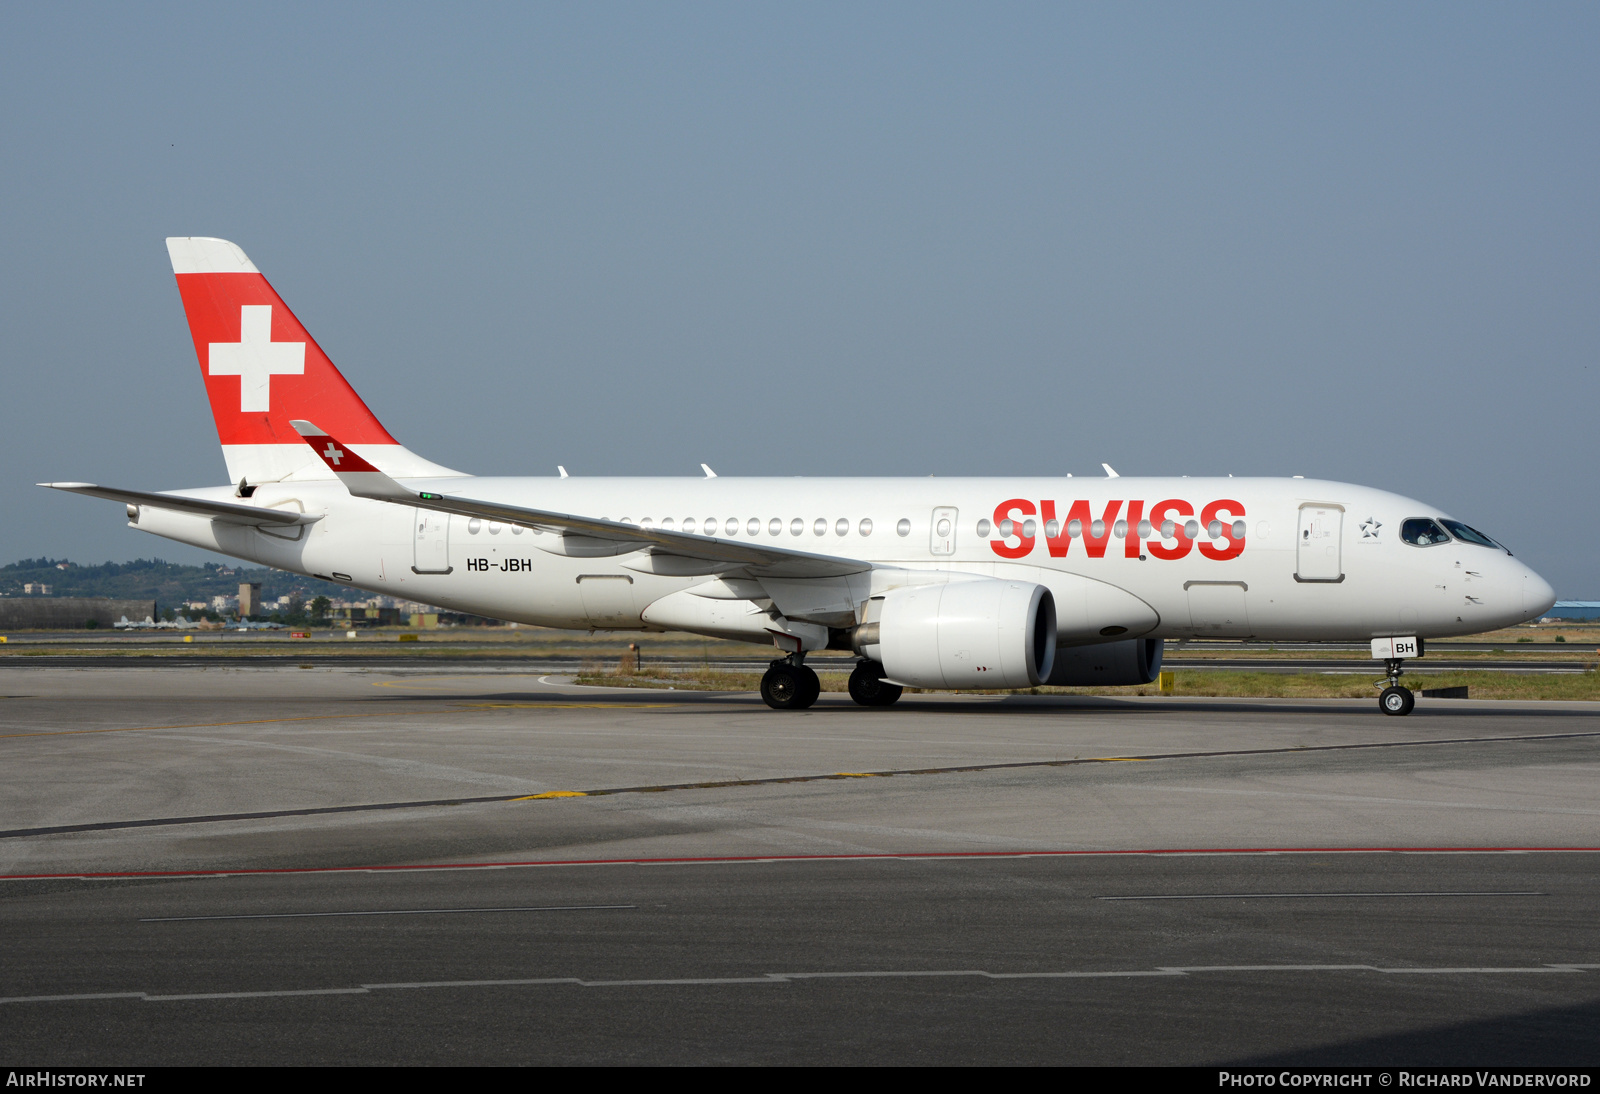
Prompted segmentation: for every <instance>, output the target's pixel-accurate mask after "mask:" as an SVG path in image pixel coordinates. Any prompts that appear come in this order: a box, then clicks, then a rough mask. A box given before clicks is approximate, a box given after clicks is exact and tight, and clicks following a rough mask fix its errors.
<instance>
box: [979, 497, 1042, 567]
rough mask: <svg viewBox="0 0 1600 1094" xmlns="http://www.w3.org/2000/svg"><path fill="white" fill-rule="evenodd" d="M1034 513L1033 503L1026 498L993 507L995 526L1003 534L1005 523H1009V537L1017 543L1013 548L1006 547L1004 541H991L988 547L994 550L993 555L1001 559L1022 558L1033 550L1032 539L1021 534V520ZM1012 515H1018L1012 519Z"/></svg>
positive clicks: (1014, 499)
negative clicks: (1013, 537)
mask: <svg viewBox="0 0 1600 1094" xmlns="http://www.w3.org/2000/svg"><path fill="white" fill-rule="evenodd" d="M1034 512H1035V510H1034V508H1033V502H1031V501H1029V500H1028V499H1027V498H1012V499H1011V500H1010V501H1003V502H1001V503H1000V504H999V505H997V506H995V507H994V522H995V525H996V526H997V527H999V528H1000V529H1001V531H1002V532H1003V531H1004V525H1005V523H1006V522H1007V521H1010V522H1011V526H1012V527H1011V535H1012V536H1015V537H1017V541H1018V542H1017V545H1016V546H1015V547H1007V546H1006V541H1005V539H991V540H990V541H989V546H991V547H993V548H994V553H995V554H997V555H999V556H1000V557H1001V558H1022V557H1024V556H1025V555H1027V554H1028V552H1030V551H1032V550H1033V537H1032V536H1025V535H1023V534H1022V518H1023V517H1031V516H1033V515H1034ZM1013 513H1016V514H1018V515H1017V516H1015V517H1013V516H1012V514H1013ZM1007 538H1009V537H1007Z"/></svg>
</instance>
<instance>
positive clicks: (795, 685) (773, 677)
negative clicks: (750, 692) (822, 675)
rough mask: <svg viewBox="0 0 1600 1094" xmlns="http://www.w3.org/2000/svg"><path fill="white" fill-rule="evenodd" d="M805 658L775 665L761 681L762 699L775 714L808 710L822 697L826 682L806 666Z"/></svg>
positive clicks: (792, 656)
mask: <svg viewBox="0 0 1600 1094" xmlns="http://www.w3.org/2000/svg"><path fill="white" fill-rule="evenodd" d="M805 656H806V655H805V654H803V653H791V654H790V655H789V656H787V657H781V658H779V659H778V660H776V661H774V662H772V664H771V666H770V667H769V668H768V669H767V671H766V674H765V675H764V676H762V677H761V699H762V701H763V702H765V703H766V704H767V706H769V707H771V708H772V709H773V710H805V709H806V708H807V707H809V706H810V705H811V704H812V703H815V702H816V701H817V696H819V695H821V694H822V681H821V680H819V679H817V674H816V673H815V672H813V671H812V670H811V669H809V668H807V667H806V665H805Z"/></svg>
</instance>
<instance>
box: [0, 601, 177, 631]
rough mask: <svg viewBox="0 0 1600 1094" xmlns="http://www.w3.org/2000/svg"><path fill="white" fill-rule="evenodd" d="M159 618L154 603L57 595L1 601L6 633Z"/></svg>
mask: <svg viewBox="0 0 1600 1094" xmlns="http://www.w3.org/2000/svg"><path fill="white" fill-rule="evenodd" d="M158 615H159V613H158V611H157V609H156V602H155V601H154V600H111V599H109V598H107V597H98V596H55V597H48V598H46V597H42V596H41V597H39V598H37V599H33V600H25V599H23V598H21V597H8V598H6V599H5V600H0V628H4V629H5V630H8V631H10V630H48V631H66V630H79V629H81V628H84V627H111V626H114V625H115V624H116V622H117V621H118V620H119V619H121V618H123V617H124V616H126V617H127V618H128V619H131V620H133V621H134V622H136V623H137V622H139V621H141V620H144V619H155V618H157V617H158Z"/></svg>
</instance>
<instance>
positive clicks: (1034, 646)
mask: <svg viewBox="0 0 1600 1094" xmlns="http://www.w3.org/2000/svg"><path fill="white" fill-rule="evenodd" d="M866 617H867V621H866V622H864V623H862V624H861V625H860V626H858V627H857V628H856V629H855V633H854V635H853V644H854V646H855V649H856V651H857V652H859V653H860V654H861V655H862V656H864V657H867V658H870V659H871V660H873V661H876V662H878V663H879V664H881V665H882V666H883V671H884V678H885V679H886V680H888V681H889V682H890V683H894V684H903V685H906V686H909V687H918V688H1028V687H1036V686H1038V685H1039V684H1042V683H1044V682H1045V681H1046V680H1048V679H1049V678H1050V670H1051V666H1052V664H1053V661H1054V658H1055V653H1056V606H1055V599H1054V598H1053V597H1052V596H1051V595H1050V590H1049V589H1047V588H1045V587H1044V586H1043V585H1035V584H1032V583H1030V582H1025V581H999V580H996V579H994V578H975V579H973V580H970V581H952V582H949V583H948V584H941V585H918V586H911V587H907V588H901V589H891V590H890V591H889V592H887V593H885V594H884V595H883V596H882V597H873V598H872V599H871V600H870V601H868V606H867V612H866Z"/></svg>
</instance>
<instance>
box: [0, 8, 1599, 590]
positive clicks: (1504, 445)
mask: <svg viewBox="0 0 1600 1094" xmlns="http://www.w3.org/2000/svg"><path fill="white" fill-rule="evenodd" d="M1597 55H1600V8H1597V7H1595V6H1593V5H1563V4H1540V5H1509V4H1504V5H1475V4H1449V5H1446V4H1439V5H1393V4H1383V5H1379V4H1370V5H1363V4H1348V3H1341V4H1328V5H1311V4H1301V5H1283V4H1275V5H1269V4H1260V5H1255V4H1217V5H1210V6H1206V7H1202V6H1199V5H1192V4H1182V5H1152V4H1142V5H1141V4H1122V5H1093V6H1077V5H1067V4H1047V5H1022V4H1014V5H1003V6H1002V5H964V6H963V5H936V4H927V3H918V4H906V5H897V4H887V3H884V4H873V5H859V4H855V5H842V4H841V5H828V4H808V5H803V6H798V5H793V6H785V5H735V4H729V5H705V4H676V5H664V4H650V5H616V4H611V5H607V4H592V3H591V4H578V5H504V6H501V5H495V6H483V5H452V6H450V7H449V8H445V7H443V6H434V7H420V6H419V7H407V6H403V5H395V4H384V5H371V6H363V5H354V4H345V5H337V6H328V5H303V6H301V5H273V6H268V7H262V6H250V7H246V6H242V5H238V6H234V5H197V6H192V7H186V6H171V5H137V6H135V5H76V6H66V5H31V6H30V5H9V6H6V7H5V8H3V9H0V90H3V96H4V98H3V102H4V104H5V108H4V109H3V110H0V149H3V155H0V209H3V213H0V254H3V256H4V260H3V261H0V334H3V337H0V365H3V373H0V374H3V376H4V379H5V385H6V395H7V397H6V399H5V401H4V404H3V406H4V414H5V418H6V427H7V428H6V429H5V431H4V439H3V441H0V444H3V445H4V450H3V452H4V463H3V466H4V468H5V470H6V474H5V475H3V476H0V500H3V502H4V505H5V510H6V512H7V514H8V515H9V518H10V519H8V520H6V521H4V522H3V523H0V560H7V559H14V558H17V557H22V556H33V555H40V554H48V555H54V556H69V557H72V558H74V559H78V560H81V561H100V560H103V559H107V558H110V559H124V558H131V557H134V556H139V555H144V556H148V555H151V554H160V555H163V556H165V557H168V558H173V559H194V558H199V557H202V556H201V555H200V553H199V552H195V551H190V550H188V549H185V548H181V547H179V546H177V545H175V544H170V543H167V542H165V541H156V540H153V539H151V538H150V537H148V536H145V535H142V534H140V533H137V532H134V531H131V530H129V529H126V528H125V527H124V526H123V525H122V523H121V521H120V519H119V512H118V510H117V509H116V507H115V506H112V505H109V504H103V503H94V502H90V501H86V500H84V499H79V498H71V497H65V496H55V495H53V494H51V493H47V492H46V491H42V490H38V489H36V488H34V487H33V486H31V485H30V484H31V483H33V482H36V481H41V480H47V479H87V480H90V481H101V482H113V483H117V484H122V485H128V486H133V487H143V488H170V487H176V486H189V485H202V484H209V483H214V482H221V481H223V478H224V469H223V466H222V461H221V458H220V454H219V451H218V449H217V447H216V442H215V433H214V430H213V427H212V425H211V422H210V417H209V413H208V411H207V408H206V403H205V399H204V393H203V390H202V388H201V384H200V382H199V379H198V370H197V368H196V365H195V361H194V356H193V349H192V346H191V344H190V343H189V341H188V336H187V331H186V328H185V325H184V321H183V315H182V310H181V307H180V305H179V301H178V298H177V293H176V290H175V288H174V286H173V282H172V278H171V273H170V269H169V267H168V265H167V258H166V253H165V250H164V248H163V246H162V239H163V237H165V236H168V235H219V236H223V237H225V238H229V239H232V240H234V241H236V242H238V243H239V244H240V245H241V246H243V247H244V249H245V250H246V251H247V252H248V253H249V254H250V256H251V257H252V258H253V259H254V260H255V261H256V263H257V265H258V266H260V267H261V268H262V270H263V271H264V272H265V273H266V274H267V276H268V277H269V278H270V279H271V280H272V282H273V284H274V286H275V287H276V288H277V289H278V291H279V292H280V293H281V294H282V295H283V297H284V298H285V300H287V301H288V303H289V304H290V306H291V307H293V308H294V309H295V311H296V312H297V313H298V314H299V316H300V317H301V319H302V320H303V321H304V322H305V323H306V324H307V326H308V327H309V328H310V329H311V330H312V332H313V333H314V334H315V335H316V337H317V338H318V340H319V341H320V342H321V343H322V345H323V347H324V348H325V349H327V350H328V351H329V353H330V355H331V356H332V357H333V359H334V360H335V361H336V362H337V363H338V364H339V366H340V368H341V369H342V370H343V371H344V372H345V374H346V375H347V376H348V377H349V378H350V379H351V381H352V382H353V383H354V384H355V386H356V388H357V390H359V391H360V392H361V393H362V394H363V396H364V397H365V398H366V399H367V401H368V402H369V404H371V405H372V407H373V408H374V410H375V411H376V412H377V413H378V415H379V417H380V418H381V419H383V421H384V423H385V424H386V425H387V426H388V427H389V429H390V431H391V432H392V433H394V434H395V435H396V436H397V437H399V438H400V439H401V440H402V441H403V442H405V443H407V444H408V445H409V446H411V447H412V448H414V449H416V450H418V451H419V452H421V453H423V454H424V455H427V456H429V457H430V458H433V459H435V460H438V461H439V462H441V463H445V464H448V465H451V466H455V467H460V468H462V469H465V470H471V471H478V472H484V473H545V472H551V471H553V469H554V467H555V465H556V464H557V463H563V464H566V465H567V467H568V468H569V469H571V470H572V471H573V472H574V473H575V474H591V475H602V474H635V473H647V474H678V473H682V474H695V473H697V470H698V464H699V463H700V461H702V460H704V461H706V462H709V463H710V464H711V465H712V466H713V467H715V468H717V470H718V471H719V472H720V473H722V474H725V475H731V474H779V475H789V474H817V475H821V474H850V475H871V474H895V475H899V474H903V475H927V474H940V475H955V474H983V475H1005V474H1011V473H1017V474H1064V473H1066V472H1073V473H1075V474H1090V473H1094V472H1096V471H1097V469H1098V466H1099V463H1100V461H1102V460H1105V461H1108V462H1110V463H1112V464H1113V465H1115V466H1116V467H1117V469H1118V470H1119V471H1121V472H1122V473H1124V474H1139V473H1144V474H1163V473H1170V474H1191V475H1201V474H1226V473H1233V474H1238V475H1244V474H1286V475H1287V474H1303V475H1307V476H1320V477H1327V478H1335V479H1344V480H1349V481H1355V482H1361V483H1366V484H1370V485H1376V486H1383V487H1387V488H1390V489H1394V490H1397V491H1400V492H1402V493H1406V494H1410V495H1413V496H1416V497H1419V498H1423V499H1426V500H1428V501H1430V502H1433V503H1435V504H1437V505H1439V506H1440V507H1442V508H1444V509H1446V510H1448V511H1450V512H1452V513H1454V514H1455V515H1457V516H1459V517H1461V518H1462V519H1465V520H1467V521H1469V522H1470V523H1473V524H1476V525H1479V526H1481V527H1482V528H1483V529H1484V530H1485V531H1488V532H1489V533H1490V534H1492V535H1495V536H1496V537H1498V538H1501V539H1503V540H1504V541H1505V542H1507V543H1508V544H1509V545H1510V546H1511V547H1512V548H1513V549H1514V550H1515V551H1516V552H1517V553H1518V554H1519V556H1521V557H1524V558H1526V559H1527V560H1528V561H1529V562H1530V563H1532V564H1533V565H1534V566H1535V568H1537V569H1539V570H1540V571H1541V572H1542V573H1544V574H1545V575H1546V576H1548V577H1549V578H1550V579H1551V580H1552V581H1553V582H1554V583H1555V585H1556V587H1557V589H1558V591H1559V592H1560V593H1561V595H1563V596H1568V597H1578V596H1585V597H1587V596H1600V573H1597V572H1596V564H1595V555H1594V551H1593V549H1592V548H1591V547H1590V544H1592V543H1595V542H1596V541H1600V509H1597V507H1595V506H1593V505H1591V504H1590V503H1589V499H1590V498H1591V497H1592V496H1593V494H1594V486H1593V484H1592V480H1593V478H1594V474H1595V471H1594V468H1595V465H1596V456H1597V452H1596V448H1597V441H1596V431H1595V429H1594V428H1593V417H1594V407H1595V405H1596V394H1597V392H1596V384H1597V380H1600V377H1597V374H1596V365H1595V361H1596V359H1597V352H1596V351H1597V348H1600V308H1597V301H1600V293H1597V290H1600V268H1597V257H1600V251H1597V246H1596V245H1597V242H1600V240H1597V228H1600V218H1597V215H1596V214H1597V203H1600V157H1597V151H1600V126H1597V125H1596V119H1597V116H1600V115H1597V110H1596V108H1597V106H1600V101H1597V92H1600V66H1597V65H1596V64H1595V63H1594V58H1595V57H1596V56H1597Z"/></svg>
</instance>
